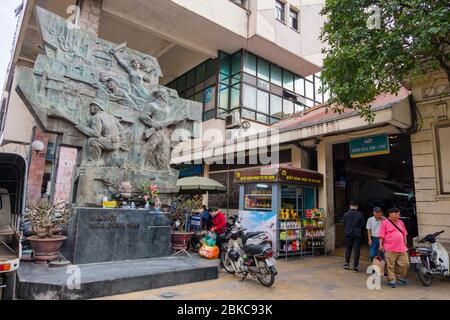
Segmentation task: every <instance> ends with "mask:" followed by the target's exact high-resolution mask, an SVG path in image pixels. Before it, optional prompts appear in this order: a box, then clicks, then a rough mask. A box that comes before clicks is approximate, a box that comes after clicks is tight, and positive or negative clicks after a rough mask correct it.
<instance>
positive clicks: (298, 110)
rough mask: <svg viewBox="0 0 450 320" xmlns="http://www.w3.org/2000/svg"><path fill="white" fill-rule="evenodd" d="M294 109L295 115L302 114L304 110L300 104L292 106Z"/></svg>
mask: <svg viewBox="0 0 450 320" xmlns="http://www.w3.org/2000/svg"><path fill="white" fill-rule="evenodd" d="M294 107H295V113H299V112H303V111H304V110H305V106H304V105H302V104H297V103H295V104H294Z"/></svg>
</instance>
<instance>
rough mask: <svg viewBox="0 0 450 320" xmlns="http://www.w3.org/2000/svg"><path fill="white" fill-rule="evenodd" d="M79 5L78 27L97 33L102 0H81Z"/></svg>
mask: <svg viewBox="0 0 450 320" xmlns="http://www.w3.org/2000/svg"><path fill="white" fill-rule="evenodd" d="M80 7H81V8H80V9H81V12H80V21H79V25H80V27H81V28H82V29H84V30H86V31H88V32H91V33H93V34H95V35H98V30H99V26H100V14H101V9H102V0H81V1H80Z"/></svg>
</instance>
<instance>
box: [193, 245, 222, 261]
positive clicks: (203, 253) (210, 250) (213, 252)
mask: <svg viewBox="0 0 450 320" xmlns="http://www.w3.org/2000/svg"><path fill="white" fill-rule="evenodd" d="M198 254H199V255H200V257H202V258H205V259H217V258H218V257H219V247H218V246H208V245H206V244H204V245H203V246H202V247H201V248H200V250H199V251H198Z"/></svg>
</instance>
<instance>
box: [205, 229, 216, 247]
mask: <svg viewBox="0 0 450 320" xmlns="http://www.w3.org/2000/svg"><path fill="white" fill-rule="evenodd" d="M204 243H205V244H206V245H207V246H208V247H214V246H215V245H216V233H215V232H208V233H207V234H206V236H205V239H204Z"/></svg>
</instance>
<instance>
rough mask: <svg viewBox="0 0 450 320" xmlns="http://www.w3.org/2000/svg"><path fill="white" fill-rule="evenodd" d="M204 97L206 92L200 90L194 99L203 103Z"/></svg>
mask: <svg viewBox="0 0 450 320" xmlns="http://www.w3.org/2000/svg"><path fill="white" fill-rule="evenodd" d="M203 99H204V92H203V91H202V92H199V93H197V94H196V95H195V96H194V101H197V102H200V103H201V104H203Z"/></svg>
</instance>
